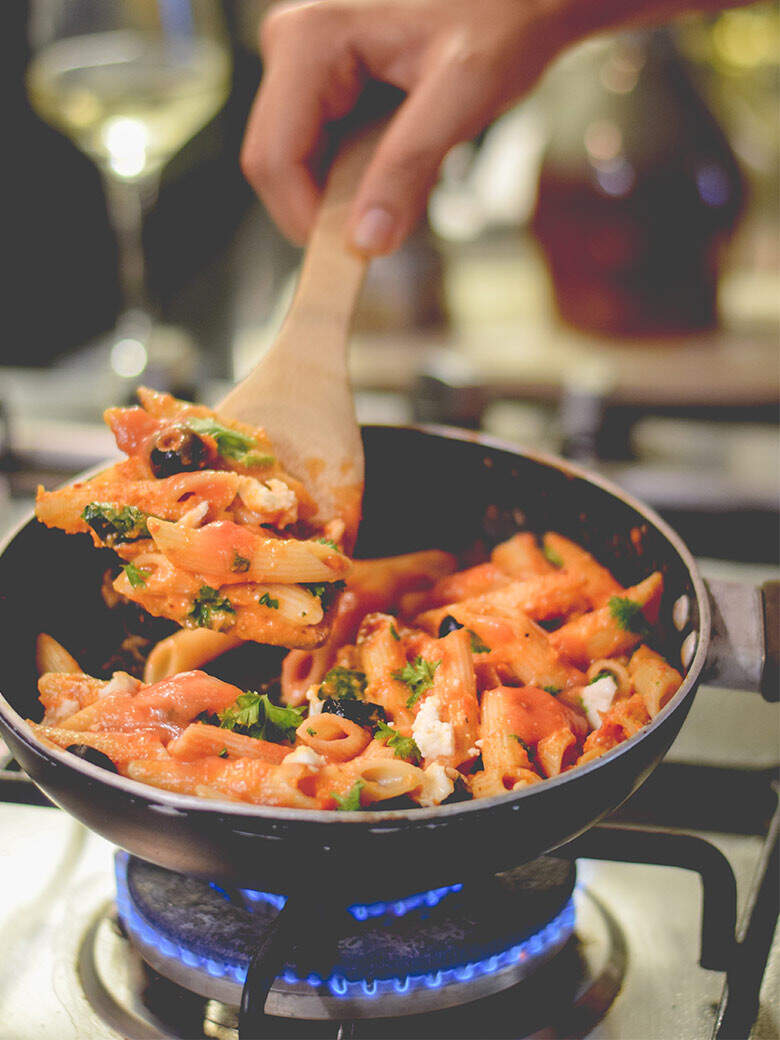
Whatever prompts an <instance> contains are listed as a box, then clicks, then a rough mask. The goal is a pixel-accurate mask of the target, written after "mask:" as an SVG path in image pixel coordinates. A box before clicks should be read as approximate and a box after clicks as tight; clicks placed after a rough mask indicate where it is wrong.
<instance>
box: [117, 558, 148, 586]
mask: <svg viewBox="0 0 780 1040" xmlns="http://www.w3.org/2000/svg"><path fill="white" fill-rule="evenodd" d="M122 570H123V571H124V572H125V574H126V575H127V580H128V581H129V582H130V584H131V585H132V586H133V588H134V589H145V588H146V579H147V578H148V577H149V575H150V574H151V573H152V572H151V571H150V570H149V568H148V567H136V565H135V564H134V563H126V564H125V565H124V567H123V568H122Z"/></svg>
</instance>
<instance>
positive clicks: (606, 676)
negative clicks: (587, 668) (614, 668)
mask: <svg viewBox="0 0 780 1040" xmlns="http://www.w3.org/2000/svg"><path fill="white" fill-rule="evenodd" d="M612 678H614V677H613V675H612V672H610V671H607V669H606V668H602V669H601V671H600V672H599V674H598V675H594V676H593V678H592V679H589V680H588V682H587V685H588V686H592V685H593V683H594V682H598V681H599V679H612Z"/></svg>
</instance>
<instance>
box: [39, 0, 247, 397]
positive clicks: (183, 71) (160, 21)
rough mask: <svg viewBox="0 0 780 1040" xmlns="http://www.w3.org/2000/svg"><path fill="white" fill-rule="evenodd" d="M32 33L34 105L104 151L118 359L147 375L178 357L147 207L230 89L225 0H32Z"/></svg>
mask: <svg viewBox="0 0 780 1040" xmlns="http://www.w3.org/2000/svg"><path fill="white" fill-rule="evenodd" d="M30 43H31V48H32V59H31V61H30V64H29V66H28V72H27V87H28V92H29V96H30V99H31V101H32V104H33V106H34V107H35V109H36V110H37V112H38V114H39V115H40V116H41V117H42V118H43V119H45V120H46V121H47V122H49V123H50V124H51V125H53V126H54V127H56V128H57V129H59V130H61V131H63V132H64V133H65V134H67V135H68V137H70V138H71V140H72V141H73V142H74V143H75V144H76V145H77V146H78V147H79V148H80V149H81V150H82V151H83V152H85V153H86V154H87V155H88V156H90V158H92V159H93V160H94V162H95V163H96V164H97V166H98V169H99V170H100V173H101V174H102V178H103V182H104V185H105V192H106V199H107V203H108V211H109V217H110V219H111V222H112V224H113V227H114V230H115V233H116V236H117V242H118V249H119V277H120V287H121V290H122V297H123V310H122V313H121V315H120V317H119V319H118V321H117V325H116V328H115V329H114V332H113V335H112V337H111V340H110V343H109V363H110V366H111V369H112V370H113V372H114V373H116V374H117V375H119V376H120V377H123V378H124V379H128V380H129V379H136V378H137V377H139V376H140V375H141V374H142V373H144V372H146V378H147V379H148V377H149V374H150V373H154V372H155V368H156V367H159V365H162V367H163V368H165V367H170V359H168V363H167V365H166V361H165V359H160V358H158V359H157V360H158V363H159V364H158V365H157V366H156V365H155V350H157V352H158V353H159V351H160V343H161V342H165V341H164V337H161V336H160V335H159V332H160V331H161V330H160V329H159V327H155V324H154V322H153V320H152V317H151V308H150V306H149V302H148V298H147V292H146V276H145V262H144V250H143V241H142V229H143V218H144V214H145V213H146V211H147V210H148V209H149V208H150V207H151V205H152V204H153V202H154V200H155V198H156V195H157V191H158V187H159V182H160V176H161V173H162V170H163V167H164V166H165V164H166V163H167V162H168V160H169V159H170V158H171V157H172V156H173V155H175V153H176V152H178V150H179V149H180V148H181V147H182V146H183V145H184V144H185V143H186V142H187V141H188V140H189V139H190V138H191V137H193V136H194V135H195V134H196V133H197V132H198V130H200V129H201V128H202V127H203V126H205V124H206V123H207V122H208V121H209V120H210V119H211V118H212V117H213V116H214V115H215V114H216V113H217V112H218V111H219V109H220V108H221V107H222V105H223V103H224V101H225V99H226V98H227V95H228V90H229V84H230V71H231V61H230V51H229V49H228V44H227V38H226V33H225V28H224V24H223V20H222V10H221V7H220V4H219V0H33V3H32V5H31V18H30ZM156 328H157V332H158V335H157V336H156V337H155V335H154V333H155V329H156ZM174 342H177V343H178V345H181V344H182V342H184V347H185V349H186V341H182V340H181V339H180V340H178V341H174ZM155 344H156V346H155ZM168 345H169V346H170V338H169V340H168ZM175 352H176V351H174V353H175ZM162 353H163V354H165V353H166V350H165V349H163V350H162ZM157 374H158V376H159V372H158V373H157Z"/></svg>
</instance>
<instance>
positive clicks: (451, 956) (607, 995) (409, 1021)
mask: <svg viewBox="0 0 780 1040" xmlns="http://www.w3.org/2000/svg"><path fill="white" fill-rule="evenodd" d="M749 696H750V695H747V694H739V693H724V692H723V691H714V690H710V689H707V688H706V687H705V688H704V689H703V690H702V691H701V692H700V693H699V695H698V698H697V703H696V705H695V706H694V710H693V712H692V715H691V718H690V719H689V721H688V722H687V723H686V726H685V727H684V729H683V732H682V734H681V736H680V738H679V739H678V741H677V743H676V745H675V746H674V747H673V749H672V752H671V753H670V756H669V757H668V758H667V760H666V761H665V762H663V763H662V764H661V766H659V768H658V769H657V770H656V772H655V773H654V774H653V776H652V777H651V778H650V779H649V780H648V781H647V783H646V784H645V785H644V787H643V788H642V789H640V791H639V792H637V794H636V795H635V796H634V797H633V798H632V799H631V801H630V802H629V803H628V804H627V805H626V806H625V807H624V808H623V809H622V810H621V811H620V812H619V813H618V814H616V815H615V816H613V818H611V819H610V820H609V821H607V823H606V824H603V825H600V826H597V827H596V828H593V829H592V830H591V831H589V832H588V833H587V834H585V835H583V836H582V837H581V838H579V839H576V840H575V842H574V843H572V845H571V846H569V847H567V848H565V849H563V850H558V851H557V852H556V853H555V854H554V855H553V856H550V857H544V858H543V859H541V860H537V861H536V862H534V863H532V864H528V865H525V866H523V867H521V868H518V869H517V870H514V871H509V872H507V873H506V874H502V875H498V876H494V877H486V878H484V879H482V880H481V881H471V882H469V883H468V884H464V885H462V886H461V885H452V886H448V887H446V888H445V887H442V888H439V889H434V890H432V891H429V892H417V893H410V894H409V895H408V897H406V898H404V899H395V900H393V901H392V902H390V903H372V904H351V905H349V906H343V907H339V906H334V905H332V904H333V900H332V899H331V898H330V895H329V893H327V892H319V891H318V890H317V879H316V878H312V880H311V885H312V902H311V905H312V906H313V907H317V906H320V907H322V908H323V910H322V912H320V913H315V912H313V913H312V922H311V929H310V930H309V931H307V933H306V937H305V941H303V942H302V943H300V944H299V945H298V946H296V947H295V948H294V949H292V950H291V951H290V954H289V957H288V960H287V964H286V965H285V968H284V969H283V971H282V972H281V973H280V975H279V977H278V978H277V979H276V980H275V981H274V983H273V985H272V987H271V991H270V994H269V998H268V1002H267V1004H266V1014H265V1015H264V1016H263V1017H262V1031H257V1032H251V1033H249V1034H248V1035H250V1036H252V1037H255V1036H257V1037H260V1036H264V1037H279V1038H286V1037H293V1036H295V1037H316V1038H320V1037H322V1038H324V1037H334V1038H335V1037H340V1038H347V1037H351V1038H360V1037H365V1038H366V1040H368V1038H374V1037H376V1038H380V1037H382V1038H397V1037H437V1038H438V1037H441V1038H443V1037H448V1038H451V1040H457V1038H463V1040H467V1038H489V1037H495V1038H519V1037H538V1038H555V1037H573V1036H583V1037H585V1036H587V1037H594V1038H602V1037H604V1038H606V1037H620V1038H621V1040H651V1038H657V1040H668V1038H670V1037H685V1038H686V1040H696V1038H699V1037H701V1038H710V1037H712V1038H714V1037H747V1036H749V1037H751V1038H753V1040H759V1038H762V1040H763V1038H768V1037H770V1036H773V1035H776V1031H777V1021H776V1018H775V1017H773V1016H776V1015H777V1008H778V1006H780V1003H779V1002H778V996H779V995H780V994H779V993H778V972H779V971H780V944H779V943H778V940H777V939H774V940H773V932H774V922H775V920H776V916H777V895H778V893H777V881H776V878H777V873H778V859H777V855H778V853H777V833H778V824H779V820H778V815H777V813H776V792H775V786H774V778H775V771H776V769H775V767H776V761H775V758H776V734H777V730H776V716H775V715H774V713H773V709H772V708H771V706H768V705H764V704H763V703H759V702H758V699H757V698H756V699H755V700H754V699H752V698H751V700H750V702H749V703H750V705H751V709H755V712H753V711H751V715H752V716H753V721H752V724H751V726H752V729H751V727H748V729H747V730H744V731H743V734H742V741H741V743H742V751H741V752H740V751H739V750H737V752H736V754H734V755H733V756H732V759H731V761H727V756H728V749H729V746H730V737H729V736H728V734H729V733H733V728H732V727H731V725H730V720H733V719H734V718H736V717H738V716H739V715H740V714H742V715H744V709H745V704H746V702H745V701H744V698H745V697H749ZM713 718H715V719H719V720H720V722H721V724H722V730H723V731H722V733H721V739H720V743H718V740H717V738H715V739H711V738H710V736H709V735H707V734H708V732H709V731H708V729H707V725H706V724H705V725H703V724H702V720H708V721H709V722H711V720H712V719H713ZM702 735H706V739H705V740H704V741H703V740H702ZM747 749H749V760H750V761H749V763H748V762H747V761H746V757H745V752H746V750H747ZM702 751H704V753H705V754H704V758H705V760H704V761H702V760H701V759H699V760H697V754H699V753H700V752H702ZM2 790H3V791H4V792H5V793H6V796H7V797H10V798H13V799H14V800H15V801H16V802H19V801H21V800H22V799H23V798H25V797H26V798H27V799H28V800H29V801H31V802H32V801H35V800H36V799H37V798H38V795H37V792H36V790H35V789H34V788H32V787H31V786H30V787H28V786H27V782H26V781H25V780H24V779H22V778H19V779H18V780H12V779H7V780H6V783H5V785H4V787H3V789H2ZM41 797H42V796H41ZM0 827H2V833H3V835H4V841H3V845H2V853H0V891H2V893H3V900H2V904H0V915H1V916H0V919H2V934H3V937H4V941H5V953H6V955H5V957H4V958H3V961H2V963H1V964H0V1036H2V1037H3V1038H5V1037H7V1038H9V1040H42V1038H43V1040H49V1038H51V1040H55V1038H56V1040H98V1038H99V1040H118V1038H127V1040H151V1038H155V1040H169V1038H177V1040H201V1038H206V1037H216V1038H219V1040H237V1038H238V1037H239V1035H247V1034H240V1033H239V1029H238V1023H239V1011H238V1008H239V1005H240V1001H241V992H242V988H243V984H244V980H245V978H246V973H247V968H248V965H249V963H250V961H251V958H252V953H253V951H254V949H255V947H256V945H257V944H258V942H259V941H260V940H261V939H262V936H263V935H264V933H265V932H266V930H267V929H268V927H269V926H270V924H271V922H272V921H273V919H274V918H275V917H276V915H277V914H279V913H280V911H281V910H282V908H283V906H284V903H285V898H284V895H283V894H282V893H273V892H259V891H254V890H238V889H235V890H228V889H226V888H225V887H223V886H219V885H216V884H209V883H208V882H206V881H202V880H198V879H194V878H188V877H184V876H181V875H177V874H174V873H172V872H170V871H166V870H163V869H162V868H159V867H155V866H152V865H150V864H147V863H144V862H142V861H140V860H137V859H135V858H133V857H131V856H128V855H127V854H126V853H124V852H121V851H117V850H116V849H114V848H112V847H111V846H109V845H108V844H107V843H106V842H105V841H103V840H102V839H101V838H99V837H97V836H96V835H94V834H91V833H90V832H88V831H86V830H85V829H84V828H83V827H82V826H81V825H80V824H78V823H76V822H75V821H73V820H71V819H70V818H69V817H68V816H66V815H65V814H64V813H62V812H60V811H59V810H55V809H53V808H47V807H43V806H40V805H20V804H9V803H7V802H6V803H5V804H0ZM735 933H736V941H735V940H734V936H735Z"/></svg>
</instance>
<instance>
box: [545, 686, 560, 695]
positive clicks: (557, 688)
mask: <svg viewBox="0 0 780 1040" xmlns="http://www.w3.org/2000/svg"><path fill="white" fill-rule="evenodd" d="M542 689H543V690H544V692H545V693H549V694H551V696H553V697H557V696H558V694H559V693H560V692H561V687H560V686H543V687H542Z"/></svg>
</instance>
